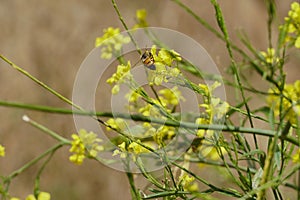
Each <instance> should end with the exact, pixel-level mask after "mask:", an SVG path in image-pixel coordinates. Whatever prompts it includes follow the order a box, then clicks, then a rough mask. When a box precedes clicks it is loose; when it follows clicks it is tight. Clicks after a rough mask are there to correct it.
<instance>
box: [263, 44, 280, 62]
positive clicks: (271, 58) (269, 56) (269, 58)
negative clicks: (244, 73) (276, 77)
mask: <svg viewBox="0 0 300 200" xmlns="http://www.w3.org/2000/svg"><path fill="white" fill-rule="evenodd" d="M260 53H261V55H262V56H263V57H264V59H265V61H266V63H268V64H275V63H278V62H279V58H278V57H276V55H275V49H274V48H268V49H267V52H264V51H261V52H260Z"/></svg>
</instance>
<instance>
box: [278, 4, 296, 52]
mask: <svg viewBox="0 0 300 200" xmlns="http://www.w3.org/2000/svg"><path fill="white" fill-rule="evenodd" d="M299 27H300V4H299V3H298V2H293V3H292V4H291V9H290V11H289V12H288V17H286V18H285V24H284V25H282V26H280V28H281V30H283V31H284V34H285V38H284V43H288V42H292V44H293V45H294V46H295V47H296V48H300V29H299Z"/></svg>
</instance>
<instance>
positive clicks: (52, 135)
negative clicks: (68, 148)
mask: <svg viewBox="0 0 300 200" xmlns="http://www.w3.org/2000/svg"><path fill="white" fill-rule="evenodd" d="M23 120H24V121H25V122H28V123H29V124H31V125H32V126H34V127H36V128H38V129H40V130H41V131H43V132H45V133H46V134H48V135H50V136H51V137H53V138H54V139H56V140H58V141H59V142H61V143H63V144H71V141H70V140H68V139H66V138H64V137H62V136H60V135H59V134H58V133H55V132H54V131H52V130H50V129H48V128H47V127H45V126H43V125H41V124H39V123H37V122H36V121H34V120H32V119H30V118H29V117H28V116H26V115H24V116H23Z"/></svg>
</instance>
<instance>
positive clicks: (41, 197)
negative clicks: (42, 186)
mask: <svg viewBox="0 0 300 200" xmlns="http://www.w3.org/2000/svg"><path fill="white" fill-rule="evenodd" d="M15 199H16V200H17V199H18V198H15ZM50 199H51V195H50V194H49V193H48V192H40V193H39V194H38V196H37V198H35V196H34V195H33V194H30V195H28V196H27V197H26V199H25V200H50ZM10 200H14V198H11V199H10Z"/></svg>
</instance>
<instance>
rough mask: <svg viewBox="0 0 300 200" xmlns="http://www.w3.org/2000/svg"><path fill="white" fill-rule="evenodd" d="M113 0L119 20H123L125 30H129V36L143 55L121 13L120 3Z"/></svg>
mask: <svg viewBox="0 0 300 200" xmlns="http://www.w3.org/2000/svg"><path fill="white" fill-rule="evenodd" d="M111 2H112V4H113V7H114V9H115V11H116V13H117V15H118V17H119V20H120V21H121V23H122V25H123V26H124V28H125V30H126V31H127V34H128V35H129V37H130V39H131V41H132V42H133V44H134V46H135V48H136V49H137V51H138V53H139V54H140V55H141V54H142V51H141V49H140V48H139V46H138V44H137V42H136V41H135V39H134V38H133V36H132V34H131V33H130V31H129V28H128V26H127V24H126V23H125V21H124V19H123V17H122V15H121V13H120V10H119V8H118V5H117V3H116V1H115V0H111Z"/></svg>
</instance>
